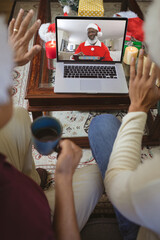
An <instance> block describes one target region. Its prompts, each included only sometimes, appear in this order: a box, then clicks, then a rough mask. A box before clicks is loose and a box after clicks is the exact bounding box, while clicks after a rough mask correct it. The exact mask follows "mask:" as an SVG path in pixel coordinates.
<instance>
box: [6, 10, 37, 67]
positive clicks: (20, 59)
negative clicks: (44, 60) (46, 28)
mask: <svg viewBox="0 0 160 240" xmlns="http://www.w3.org/2000/svg"><path fill="white" fill-rule="evenodd" d="M33 15H34V11H33V10H30V11H29V12H28V14H27V15H26V16H25V17H24V10H23V9H20V11H19V13H18V16H17V18H16V19H14V18H13V19H12V20H11V22H10V24H9V27H8V36H9V42H10V44H11V46H12V48H13V50H14V62H15V64H16V65H18V66H22V65H25V64H26V63H28V62H29V61H30V60H32V58H33V57H34V56H35V55H36V54H37V53H38V52H39V51H40V50H41V46H40V45H34V46H33V47H32V48H31V49H29V42H30V40H31V39H32V37H33V35H34V34H35V33H36V31H37V30H38V29H39V27H40V25H41V20H39V19H38V20H37V21H36V22H35V23H34V24H33V25H32V26H31V27H29V28H28V26H29V24H30V22H31V19H32V17H33ZM23 17H24V18H23Z"/></svg>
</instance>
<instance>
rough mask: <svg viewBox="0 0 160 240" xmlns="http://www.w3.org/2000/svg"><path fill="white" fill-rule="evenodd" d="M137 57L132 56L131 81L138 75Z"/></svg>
mask: <svg viewBox="0 0 160 240" xmlns="http://www.w3.org/2000/svg"><path fill="white" fill-rule="evenodd" d="M135 61H136V60H135V58H132V60H131V65H130V81H133V80H134V79H135V76H136V73H135V72H136V68H135Z"/></svg>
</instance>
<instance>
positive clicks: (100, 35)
mask: <svg viewBox="0 0 160 240" xmlns="http://www.w3.org/2000/svg"><path fill="white" fill-rule="evenodd" d="M88 28H93V29H95V30H97V31H98V37H102V32H101V28H100V27H99V26H98V25H97V24H95V23H90V24H88V26H87V31H88Z"/></svg>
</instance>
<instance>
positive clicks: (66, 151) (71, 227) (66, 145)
mask: <svg viewBox="0 0 160 240" xmlns="http://www.w3.org/2000/svg"><path fill="white" fill-rule="evenodd" d="M60 147H61V152H60V154H59V156H58V160H57V164H56V172H55V214H54V221H53V224H54V229H55V233H56V239H57V240H80V234H79V229H78V224H77V219H76V213H75V207H74V197H73V190H72V177H73V174H74V171H75V169H76V167H77V165H78V163H79V161H80V159H81V157H82V150H81V149H80V148H79V147H78V146H76V145H75V144H74V143H73V142H71V141H69V140H64V141H61V142H60Z"/></svg>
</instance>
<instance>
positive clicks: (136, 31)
mask: <svg viewBox="0 0 160 240" xmlns="http://www.w3.org/2000/svg"><path fill="white" fill-rule="evenodd" d="M143 22H144V21H143V20H142V19H140V18H139V17H136V18H129V19H128V26H127V32H130V33H132V37H134V38H135V39H137V40H139V41H141V42H143V40H144V31H143Z"/></svg>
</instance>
